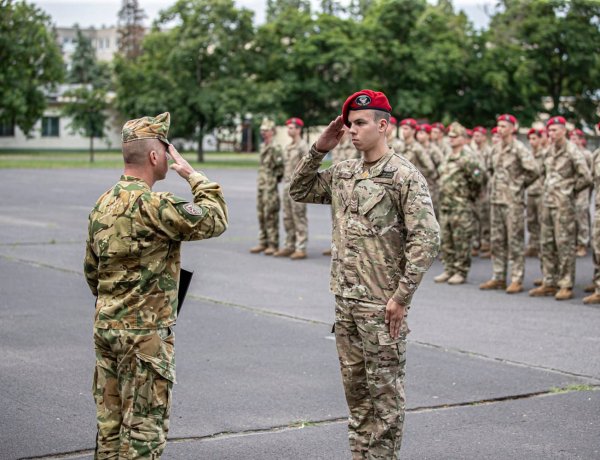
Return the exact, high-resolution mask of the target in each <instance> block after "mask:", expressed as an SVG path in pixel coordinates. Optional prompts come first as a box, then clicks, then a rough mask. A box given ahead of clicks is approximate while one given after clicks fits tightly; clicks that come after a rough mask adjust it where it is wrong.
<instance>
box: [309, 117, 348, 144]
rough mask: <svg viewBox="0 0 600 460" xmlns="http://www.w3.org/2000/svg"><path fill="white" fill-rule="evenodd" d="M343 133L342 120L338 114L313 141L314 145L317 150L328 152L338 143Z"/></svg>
mask: <svg viewBox="0 0 600 460" xmlns="http://www.w3.org/2000/svg"><path fill="white" fill-rule="evenodd" d="M343 135H344V120H343V119H342V116H341V115H338V117H337V118H336V119H335V120H333V121H332V122H331V123H329V125H328V126H327V128H325V131H323V132H322V133H321V135H320V136H319V138H318V139H317V142H316V143H315V147H316V149H317V150H318V151H319V152H329V151H331V150H333V148H334V147H335V146H336V145H338V143H339V142H340V139H341V138H342V136H343Z"/></svg>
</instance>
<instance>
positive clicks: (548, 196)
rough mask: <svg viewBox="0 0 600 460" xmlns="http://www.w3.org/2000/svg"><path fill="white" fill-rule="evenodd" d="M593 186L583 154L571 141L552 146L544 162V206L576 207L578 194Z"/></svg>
mask: <svg viewBox="0 0 600 460" xmlns="http://www.w3.org/2000/svg"><path fill="white" fill-rule="evenodd" d="M590 185H592V174H591V172H590V170H589V169H588V167H587V164H586V161H585V157H584V156H583V153H581V151H580V150H579V149H578V148H577V147H576V146H575V144H573V143H571V142H570V141H566V142H565V143H564V144H563V145H562V147H559V148H557V147H556V144H552V146H551V147H550V151H549V152H548V154H547V155H546V161H545V162H544V206H547V207H549V208H562V207H565V206H567V207H571V206H574V203H575V201H574V200H575V197H576V195H577V193H579V192H581V191H582V190H585V189H586V188H588V187H589V186H590Z"/></svg>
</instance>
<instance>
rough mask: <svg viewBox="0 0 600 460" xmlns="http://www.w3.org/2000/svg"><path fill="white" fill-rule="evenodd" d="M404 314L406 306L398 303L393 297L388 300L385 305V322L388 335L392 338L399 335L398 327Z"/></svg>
mask: <svg viewBox="0 0 600 460" xmlns="http://www.w3.org/2000/svg"><path fill="white" fill-rule="evenodd" d="M405 315H406V307H405V306H404V305H401V304H399V303H398V302H396V301H395V300H394V299H390V300H388V303H387V305H386V307H385V324H388V325H389V329H390V335H391V336H392V339H397V338H398V337H399V336H400V327H401V326H402V322H403V321H404V316H405Z"/></svg>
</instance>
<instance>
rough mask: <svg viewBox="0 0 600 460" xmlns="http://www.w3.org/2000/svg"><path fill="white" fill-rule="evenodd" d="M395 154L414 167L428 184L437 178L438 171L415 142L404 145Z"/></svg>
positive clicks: (426, 153)
mask: <svg viewBox="0 0 600 460" xmlns="http://www.w3.org/2000/svg"><path fill="white" fill-rule="evenodd" d="M396 153H400V154H401V155H403V156H404V157H405V158H406V159H407V160H408V161H410V162H411V163H412V164H413V165H415V166H416V167H417V169H418V170H419V171H420V172H421V174H423V175H424V176H425V178H426V179H427V182H428V183H433V182H435V181H436V179H437V178H438V171H437V168H436V167H435V164H434V163H433V160H432V159H431V157H430V156H429V154H428V152H426V151H425V149H424V148H423V146H422V145H421V144H419V143H418V142H417V141H413V142H411V143H410V144H407V143H404V144H403V147H402V151H401V152H396Z"/></svg>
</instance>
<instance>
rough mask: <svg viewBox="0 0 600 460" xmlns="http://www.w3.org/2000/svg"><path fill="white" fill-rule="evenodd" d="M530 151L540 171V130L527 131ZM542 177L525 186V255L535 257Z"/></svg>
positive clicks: (541, 156)
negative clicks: (527, 237) (526, 236)
mask: <svg viewBox="0 0 600 460" xmlns="http://www.w3.org/2000/svg"><path fill="white" fill-rule="evenodd" d="M527 139H528V140H529V146H530V147H531V153H532V154H533V157H534V158H535V161H536V163H537V165H538V168H539V170H540V171H542V169H543V167H544V158H545V151H544V150H543V149H542V130H541V129H535V128H531V129H530V130H529V132H528V133H527ZM543 185H544V177H543V176H542V175H540V177H538V178H537V179H536V180H535V182H534V183H533V184H531V185H530V186H529V187H528V188H527V232H528V233H529V241H528V243H527V251H526V252H525V255H526V256H528V257H537V256H538V255H539V253H540V225H541V222H542V207H543V204H542V203H543V201H542V190H543Z"/></svg>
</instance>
